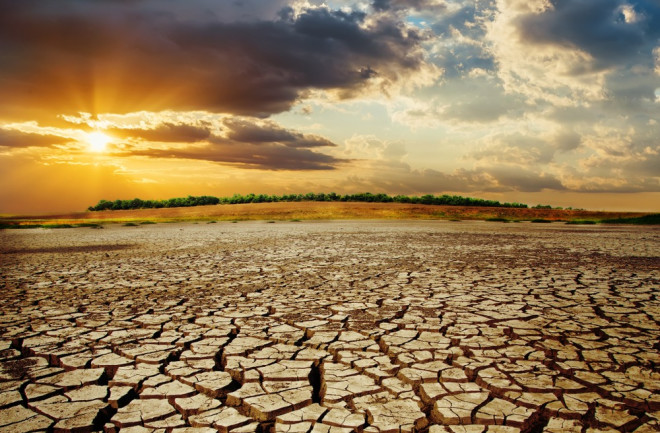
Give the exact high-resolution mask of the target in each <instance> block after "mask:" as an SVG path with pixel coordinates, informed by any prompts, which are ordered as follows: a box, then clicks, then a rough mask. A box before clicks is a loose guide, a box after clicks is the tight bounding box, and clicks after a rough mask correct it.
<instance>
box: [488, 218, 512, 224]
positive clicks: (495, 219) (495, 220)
mask: <svg viewBox="0 0 660 433" xmlns="http://www.w3.org/2000/svg"><path fill="white" fill-rule="evenodd" d="M486 221H493V222H500V223H508V222H509V220H508V219H506V218H501V217H494V218H486Z"/></svg>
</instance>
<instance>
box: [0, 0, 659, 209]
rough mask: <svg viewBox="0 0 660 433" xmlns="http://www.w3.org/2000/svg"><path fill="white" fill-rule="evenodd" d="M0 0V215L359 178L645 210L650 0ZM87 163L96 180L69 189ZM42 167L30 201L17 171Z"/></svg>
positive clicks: (652, 83)
mask: <svg viewBox="0 0 660 433" xmlns="http://www.w3.org/2000/svg"><path fill="white" fill-rule="evenodd" d="M0 4H2V5H3V6H1V7H0V10H2V13H1V14H0V29H1V31H0V46H2V50H3V54H5V53H6V55H4V57H3V62H4V63H3V67H2V68H0V95H2V101H3V103H2V104H0V184H1V185H3V187H4V188H0V213H3V212H5V213H13V212H19V213H20V212H35V213H39V212H42V211H43V212H47V211H49V210H63V211H65V210H75V209H86V208H87V207H88V206H89V205H90V204H93V203H96V202H97V201H98V200H100V199H107V200H115V199H124V198H126V197H129V198H134V197H141V198H143V199H164V198H169V197H171V196H174V195H179V196H187V195H188V194H197V195H212V196H224V195H229V196H231V195H233V194H234V193H239V194H249V193H256V194H259V193H263V194H283V193H287V194H290V193H296V194H298V193H306V192H326V193H327V192H336V193H339V194H355V193H360V192H367V191H368V192H372V193H387V194H391V195H396V194H404V195H419V196H421V195H425V194H435V195H442V194H457V195H462V196H469V197H477V198H483V199H492V200H498V201H501V202H522V203H527V204H529V205H530V206H534V205H537V204H542V205H552V206H555V207H558V206H561V207H565V208H566V207H573V208H582V207H588V208H589V209H594V210H640V211H660V141H659V139H658V137H660V120H659V119H660V39H659V37H660V32H659V31H658V29H660V9H659V8H657V7H656V6H655V4H657V1H656V2H654V1H649V0H611V1H608V2H603V1H598V0H580V1H551V2H549V1H546V0H529V1H520V0H493V1H477V0H414V1H413V0H366V1H360V2H355V1H354V0H324V1H318V0H313V1H312V0H300V1H299V0H276V1H262V0H241V1H216V0H189V1H187V2H176V1H139V2H120V1H105V2H100V1H96V2H95V1H87V2H81V1H79V0H60V1H58V2H48V1H36V2H32V1H11V0H4V1H3V0H0ZM109 17H111V18H112V19H108V18H109ZM136 17H139V19H138V18H136ZM585 17H589V18H588V19H585ZM45 64H47V65H48V67H47V68H45V67H44V66H43V65H45ZM74 167H75V169H74ZM86 171H87V172H88V174H95V173H96V174H98V173H101V172H103V173H104V176H106V178H112V181H111V182H109V184H108V185H107V188H106V189H99V190H98V191H96V192H94V191H92V190H91V189H90V190H89V191H88V192H89V194H88V195H86V196H84V197H83V196H82V195H81V194H79V193H78V192H77V191H76V193H75V194H73V193H71V194H68V192H67V191H66V188H71V190H72V191H73V189H74V188H75V187H76V186H77V185H79V184H80V183H81V182H79V181H82V179H85V180H87V177H85V176H82V175H81V173H83V172H86ZM56 173H57V174H58V175H59V174H60V173H65V176H66V182H64V185H65V186H64V187H63V188H64V189H62V190H61V191H58V193H57V194H54V193H51V192H48V193H46V194H45V196H46V197H47V199H41V198H40V199H39V200H37V199H36V197H37V195H38V194H37V191H36V190H35V189H34V188H32V189H30V188H27V186H26V185H28V182H27V181H26V178H29V177H35V178H40V179H43V177H44V176H54V175H56ZM73 173H77V174H76V175H77V176H81V179H72V178H71V177H72V176H73ZM16 179H22V181H21V182H17V181H16ZM55 183H56V182H54V180H52V179H51V180H50V182H49V183H48V184H50V185H52V184H55ZM44 184H45V183H44ZM101 184H103V183H102V182H99V184H98V185H101ZM67 185H68V186H67ZM69 192H71V191H69ZM62 195H67V196H70V197H73V198H72V199H71V200H72V201H70V202H67V203H65V202H63V201H62V200H61V199H60V198H58V197H61V196H62ZM40 197H41V196H40ZM50 197H52V198H50ZM76 200H77V201H76ZM74 205H75V206H74ZM72 206H73V207H74V208H75V209H71V207H72Z"/></svg>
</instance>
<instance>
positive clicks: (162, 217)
mask: <svg viewBox="0 0 660 433" xmlns="http://www.w3.org/2000/svg"><path fill="white" fill-rule="evenodd" d="M648 215H650V214H648V213H640V212H604V211H587V210H568V209H535V208H493V207H478V206H437V205H421V204H404V203H359V202H280V203H251V204H234V205H211V206H195V207H179V208H161V209H132V210H116V211H96V212H80V213H68V214H55V215H42V216H13V217H4V218H0V223H2V224H3V225H5V226H6V225H8V224H21V225H35V224H81V223H111V222H130V221H153V222H166V221H192V220H197V221H211V220H213V221H216V220H217V221H232V220H293V219H299V220H322V219H457V220H501V221H535V222H546V221H547V222H550V221H573V222H584V221H586V222H600V221H602V220H614V221H615V220H618V219H624V218H627V219H631V220H629V221H628V222H630V223H634V222H635V221H637V220H636V219H638V218H640V217H644V216H647V218H648ZM654 218H656V219H657V217H655V216H654Z"/></svg>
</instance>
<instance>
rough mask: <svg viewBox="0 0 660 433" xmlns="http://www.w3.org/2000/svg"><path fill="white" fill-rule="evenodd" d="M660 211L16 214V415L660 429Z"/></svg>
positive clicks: (1, 391)
mask: <svg viewBox="0 0 660 433" xmlns="http://www.w3.org/2000/svg"><path fill="white" fill-rule="evenodd" d="M659 256H660V230H659V229H657V228H652V227H602V226H599V227H594V226H566V225H560V224H544V225H538V224H530V223H517V224H501V223H488V222H448V221H416V222H410V221H407V222H406V221H394V222H385V221H351V222H347V221H334V222H311V223H308V222H304V223H303V222H298V223H295V222H278V223H275V224H267V223H265V222H241V223H238V224H230V223H217V224H201V223H200V224H190V223H187V224H183V223H178V224H158V225H144V226H139V227H123V226H107V227H106V228H104V229H102V230H98V229H90V228H77V229H66V230H45V229H31V230H2V231H0V432H12V433H20V432H29V431H55V432H86V431H105V432H108V433H110V432H122V433H143V432H176V433H207V432H216V431H219V432H233V433H252V432H265V431H275V432H287V433H306V432H314V433H349V432H351V431H355V432H365V433H378V432H381V433H386V432H387V433H395V432H401V433H405V432H413V431H421V432H426V431H429V432H430V433H443V432H453V433H464V432H465V433H473V432H474V433H480V432H497V433H517V432H545V433H555V432H580V433H586V432H590V433H595V432H616V431H620V432H632V431H634V432H638V433H650V432H657V431H660V371H659V366H660V343H659V341H660V299H659V298H658V296H659V293H660V286H659V281H660V266H659V265H660V258H659Z"/></svg>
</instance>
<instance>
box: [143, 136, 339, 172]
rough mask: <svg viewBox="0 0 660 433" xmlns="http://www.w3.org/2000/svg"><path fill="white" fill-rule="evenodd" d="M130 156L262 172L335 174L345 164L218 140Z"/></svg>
mask: <svg viewBox="0 0 660 433" xmlns="http://www.w3.org/2000/svg"><path fill="white" fill-rule="evenodd" d="M130 155H134V156H148V157H151V158H176V159H192V160H200V161H207V162H217V163H220V164H227V165H234V166H238V167H241V168H246V169H261V170H296V171H305V170H333V169H335V168H336V167H337V165H339V164H340V163H342V162H343V161H342V160H340V159H337V158H335V157H333V156H330V155H326V154H323V153H318V152H314V151H312V150H309V149H303V148H295V147H288V146H283V145H279V144H272V143H265V144H251V143H237V142H231V141H227V140H225V139H221V138H216V139H213V141H212V142H211V143H208V144H205V145H202V146H197V147H188V148H185V149H136V150H132V151H130Z"/></svg>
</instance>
